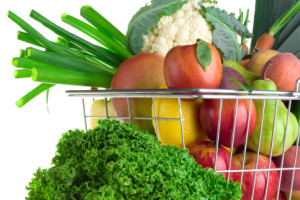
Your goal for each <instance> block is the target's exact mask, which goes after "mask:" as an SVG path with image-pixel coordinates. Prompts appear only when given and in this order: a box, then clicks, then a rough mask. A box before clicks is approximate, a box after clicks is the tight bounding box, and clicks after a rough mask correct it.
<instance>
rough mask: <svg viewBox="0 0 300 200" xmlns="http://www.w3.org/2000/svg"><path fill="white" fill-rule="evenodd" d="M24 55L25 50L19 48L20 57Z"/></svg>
mask: <svg viewBox="0 0 300 200" xmlns="http://www.w3.org/2000/svg"><path fill="white" fill-rule="evenodd" d="M25 56H26V50H24V49H20V57H25Z"/></svg>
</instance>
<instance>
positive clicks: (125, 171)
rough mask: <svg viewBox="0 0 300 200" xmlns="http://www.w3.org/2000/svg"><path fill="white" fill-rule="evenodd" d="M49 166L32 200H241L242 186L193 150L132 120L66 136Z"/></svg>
mask: <svg viewBox="0 0 300 200" xmlns="http://www.w3.org/2000/svg"><path fill="white" fill-rule="evenodd" d="M52 163H53V166H52V167H51V168H49V169H40V168H39V169H38V170H37V172H36V173H35V174H34V175H35V177H34V178H33V179H32V181H31V182H30V183H29V186H28V187H27V189H28V190H29V192H28V197H27V199H39V200H42V199H47V200H48V199H49V200H50V199H59V200H60V199H61V200H65V199H74V200H79V199H84V200H98V199H99V200H100V199H117V200H122V199H207V200H210V199H214V200H215V199H218V200H221V199H233V200H239V199H241V196H242V193H241V190H240V185H239V184H238V183H235V182H232V181H230V182H227V181H226V180H225V178H224V176H222V175H220V174H217V173H215V172H213V170H212V169H203V168H202V167H201V166H200V165H198V164H197V163H196V162H195V160H194V158H193V157H192V156H190V155H189V154H188V150H182V149H180V148H178V147H175V146H162V145H161V143H160V142H159V141H158V140H157V138H155V137H154V136H152V135H150V134H148V133H147V132H146V131H141V130H139V129H138V128H137V127H136V126H134V125H131V124H129V123H121V122H118V121H115V120H114V121H112V120H101V121H99V126H97V127H96V128H95V129H93V130H89V131H88V132H86V133H84V132H83V131H79V130H74V131H71V130H70V131H68V132H67V133H65V134H63V136H62V138H61V139H60V141H59V143H58V145H57V153H56V155H55V157H54V158H53V160H52Z"/></svg>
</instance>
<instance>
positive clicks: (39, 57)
mask: <svg viewBox="0 0 300 200" xmlns="http://www.w3.org/2000/svg"><path fill="white" fill-rule="evenodd" d="M26 52H27V57H28V58H30V59H33V60H36V61H40V62H43V63H47V64H50V65H55V66H58V67H62V68H65V69H71V70H77V71H83V72H93V73H98V74H99V73H101V74H114V73H115V72H116V69H113V68H109V67H107V66H105V65H100V64H95V63H92V62H88V61H86V60H83V59H78V58H76V57H73V56H67V55H60V54H57V53H54V52H47V51H40V50H38V49H35V48H32V47H30V48H28V49H27V51H26Z"/></svg>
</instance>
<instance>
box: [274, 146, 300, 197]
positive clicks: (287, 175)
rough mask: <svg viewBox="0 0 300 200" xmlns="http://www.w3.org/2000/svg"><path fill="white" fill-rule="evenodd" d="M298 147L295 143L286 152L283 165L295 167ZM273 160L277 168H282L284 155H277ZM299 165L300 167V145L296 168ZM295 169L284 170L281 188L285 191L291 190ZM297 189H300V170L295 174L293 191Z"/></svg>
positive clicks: (284, 166)
mask: <svg viewBox="0 0 300 200" xmlns="http://www.w3.org/2000/svg"><path fill="white" fill-rule="evenodd" d="M296 148H297V146H296V145H293V146H291V147H290V148H289V149H288V150H287V151H286V152H285V153H284V162H283V166H282V167H283V168H293V167H294V162H295V153H296ZM273 160H274V163H275V164H276V166H277V168H280V167H281V162H282V156H279V157H276V158H274V159H273ZM299 167H300V147H298V150H297V158H296V168H299ZM293 171H294V170H282V177H281V185H280V189H281V190H282V191H284V192H290V188H291V184H292V180H293V179H292V177H293ZM297 190H300V170H295V174H294V183H293V191H297Z"/></svg>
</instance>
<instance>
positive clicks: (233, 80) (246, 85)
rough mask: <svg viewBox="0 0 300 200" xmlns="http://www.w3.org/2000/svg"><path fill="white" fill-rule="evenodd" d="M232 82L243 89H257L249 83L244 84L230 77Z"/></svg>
mask: <svg viewBox="0 0 300 200" xmlns="http://www.w3.org/2000/svg"><path fill="white" fill-rule="evenodd" d="M229 81H230V82H232V83H234V84H235V85H237V86H239V87H240V88H241V89H242V90H245V91H247V92H249V93H252V91H253V90H254V89H255V87H252V86H251V85H248V84H242V83H240V82H238V81H237V80H235V79H234V78H230V79H229Z"/></svg>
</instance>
